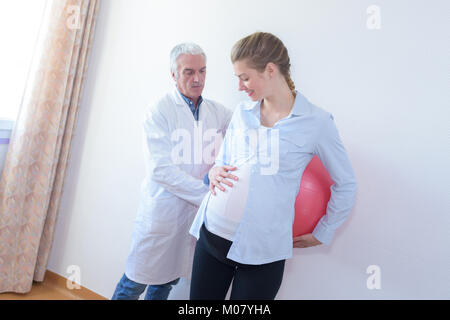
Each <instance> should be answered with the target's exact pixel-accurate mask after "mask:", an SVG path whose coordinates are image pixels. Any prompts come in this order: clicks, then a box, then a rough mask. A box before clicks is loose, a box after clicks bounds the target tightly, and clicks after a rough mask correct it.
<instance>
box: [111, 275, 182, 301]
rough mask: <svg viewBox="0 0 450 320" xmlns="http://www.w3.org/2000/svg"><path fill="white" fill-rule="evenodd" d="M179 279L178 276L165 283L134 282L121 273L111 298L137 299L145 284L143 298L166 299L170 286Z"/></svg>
mask: <svg viewBox="0 0 450 320" xmlns="http://www.w3.org/2000/svg"><path fill="white" fill-rule="evenodd" d="M179 280H180V278H178V279H175V280H173V281H171V282H168V283H166V284H158V285H146V284H141V283H137V282H134V281H133V280H130V279H128V277H127V276H126V275H125V274H123V276H122V279H120V281H119V283H118V284H117V287H116V291H115V292H114V295H113V297H112V298H111V300H138V299H139V297H140V295H141V294H142V293H143V292H144V291H145V288H146V287H147V286H148V288H147V293H146V294H145V298H144V299H145V300H167V297H168V296H169V293H170V290H172V286H173V285H176V284H177V283H178V281H179Z"/></svg>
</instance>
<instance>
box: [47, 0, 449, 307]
mask: <svg viewBox="0 0 450 320" xmlns="http://www.w3.org/2000/svg"><path fill="white" fill-rule="evenodd" d="M372 4H375V5H378V6H379V8H380V9H381V29H378V30H370V29H368V28H367V25H366V21H367V19H368V14H367V13H366V9H367V8H368V7H369V6H370V5H372ZM449 10H450V3H449V2H448V1H444V0H442V1H432V3H431V2H429V1H406V0H403V1H400V0H397V1H381V0H375V1H365V0H345V1H344V0H339V1H338V0H334V1H332V0H321V1H298V0H277V1H266V0H263V1H262V0H246V1H239V0H228V1H210V0H193V1H181V0H172V1H147V0H141V1H138V0H133V1H129V0H114V1H103V3H102V6H101V11H100V14H99V18H98V23H97V30H96V37H95V41H94V44H93V50H92V56H91V58H90V66H89V69H88V75H87V80H86V81H87V82H86V84H85V92H84V97H83V100H82V105H81V110H80V113H79V120H78V125H77V129H76V135H75V137H74V140H73V149H72V156H71V162H70V167H69V170H68V174H67V179H66V183H65V191H64V194H63V198H62V202H61V208H60V213H59V219H58V224H57V230H56V236H55V242H54V245H53V249H52V253H51V257H50V263H49V269H50V270H52V271H54V272H56V273H58V274H60V275H63V276H65V277H68V276H69V275H70V274H68V273H67V268H68V266H69V265H77V266H79V267H80V269H81V284H82V285H84V286H85V287H87V288H89V289H91V290H93V291H95V292H97V293H99V294H101V295H104V296H106V297H108V298H110V297H111V295H112V293H113V291H114V288H115V286H116V284H117V282H118V281H119V279H120V277H121V276H122V274H123V272H124V268H125V260H126V257H127V255H128V252H129V248H130V241H131V233H132V227H133V219H134V217H135V214H136V209H137V203H138V199H139V198H138V197H139V187H140V183H141V181H142V179H143V174H144V163H143V156H142V150H141V142H142V140H141V122H142V117H143V114H144V110H145V108H146V106H147V105H148V103H149V101H152V100H153V99H155V98H157V97H158V96H160V95H162V94H163V93H165V92H166V91H168V90H170V89H171V88H172V82H171V80H170V77H169V71H168V69H169V51H170V49H171V48H172V47H173V46H174V45H175V44H177V43H179V42H184V41H194V42H197V43H199V44H200V45H201V46H202V47H203V48H204V50H205V51H206V53H207V55H208V76H207V85H206V88H205V91H204V96H206V97H210V98H212V99H215V100H218V101H220V102H222V103H224V104H225V105H226V106H228V107H229V108H230V109H234V107H235V105H236V103H237V102H238V101H239V100H240V99H242V98H243V96H242V95H240V94H239V93H238V92H237V81H236V79H235V77H234V76H233V70H232V66H231V63H230V61H229V53H230V49H231V47H232V45H233V44H234V43H235V42H236V41H237V40H238V39H240V38H241V37H243V36H245V35H247V34H249V33H251V32H254V31H268V32H272V33H274V34H276V35H278V36H279V37H280V38H281V39H282V40H283V41H284V43H285V44H286V46H287V47H288V49H289V53H290V56H291V61H292V65H293V79H294V81H295V83H296V86H297V88H298V89H300V90H301V91H302V92H303V93H304V94H305V95H306V96H307V97H308V98H309V99H310V100H311V101H312V102H313V103H315V104H316V105H318V106H320V107H322V108H324V109H326V110H328V111H329V112H331V113H332V114H333V115H334V116H335V121H336V123H337V126H338V129H339V132H340V134H341V138H342V140H343V141H344V144H345V146H346V148H347V151H348V154H349V157H350V160H351V162H352V164H353V166H354V170H355V173H356V177H357V180H358V186H359V190H358V195H357V201H356V204H355V207H354V210H353V211H352V213H351V215H350V217H349V218H348V220H347V221H346V223H345V224H344V225H343V226H342V227H341V228H340V229H339V230H338V232H337V234H336V237H335V239H334V242H333V243H332V246H330V247H324V246H319V247H313V248H308V249H296V250H295V253H294V257H293V258H292V259H290V260H289V261H288V263H287V265H286V271H285V276H284V281H283V284H282V287H281V289H280V291H279V294H278V299H428V298H430V299H431V298H437V299H442V298H446V299H449V298H450V250H449V249H448V247H449V244H450V216H449V213H450V210H449V209H450V201H449V199H450V197H449V190H450V188H449V182H448V181H449V171H450V170H449V166H448V163H449V155H450V148H449V140H448V138H449V130H448V128H449V127H448V119H449V117H450V108H449V106H450V94H449V90H448V84H449V82H448V81H449V78H448V74H449V73H448V72H449V68H448V66H449V61H448V53H449V42H448V30H450V26H449V21H448V19H447V18H448V12H449ZM370 265H377V266H379V267H380V271H381V289H379V290H376V289H374V290H369V289H368V288H367V286H366V281H367V279H368V277H369V276H370V275H369V274H367V273H366V269H367V268H368V266H370ZM188 287H189V284H188V282H187V281H182V282H181V283H180V284H179V285H178V286H177V287H175V288H174V291H173V292H172V294H171V296H170V298H172V299H175V298H176V299H188V296H189V294H188V292H189V291H188Z"/></svg>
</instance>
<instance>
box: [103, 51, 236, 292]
mask: <svg viewBox="0 0 450 320" xmlns="http://www.w3.org/2000/svg"><path fill="white" fill-rule="evenodd" d="M170 62H171V75H172V78H173V79H174V81H175V83H176V88H175V89H174V90H173V92H171V93H168V94H166V95H165V96H163V97H162V98H161V99H160V100H159V101H158V102H157V103H156V104H154V105H152V106H151V107H150V108H149V110H148V112H147V114H146V119H145V121H144V133H145V147H144V151H145V160H146V167H147V168H146V169H147V172H146V177H145V180H144V181H143V183H142V187H141V200H140V204H139V209H138V212H137V217H136V219H135V226H134V231H133V237H132V245H131V252H130V254H129V256H128V259H127V262H126V267H125V273H124V275H123V276H122V278H121V280H120V281H119V283H118V284H117V287H116V290H115V292H114V295H113V297H112V299H113V300H118V299H128V300H131V299H135V300H137V299H139V296H140V295H141V294H142V293H143V292H144V290H145V289H146V288H147V292H146V295H145V299H146V300H165V299H167V297H168V295H169V293H170V290H171V289H172V286H173V285H175V284H177V283H178V281H179V278H180V277H190V274H191V268H192V260H193V254H194V248H195V243H196V239H195V238H194V237H192V236H191V235H190V234H189V228H190V226H191V224H192V221H193V219H194V217H195V214H196V212H197V210H198V206H199V205H200V203H201V202H202V199H203V198H204V196H205V194H206V193H207V192H208V186H207V185H205V184H204V183H203V178H204V176H205V175H206V174H207V172H208V170H209V169H210V168H211V167H212V165H213V163H214V159H215V155H216V154H217V152H218V150H219V147H220V143H221V141H222V138H223V135H224V133H225V130H226V128H227V127H228V123H229V121H230V119H231V111H230V110H228V109H226V108H225V107H224V106H222V105H221V104H219V103H217V102H214V101H212V100H209V99H205V98H203V97H202V96H201V94H202V91H203V87H204V85H205V76H206V55H205V53H204V52H203V50H202V49H201V48H200V47H199V46H198V45H196V44H192V43H183V44H179V45H177V46H176V47H175V48H173V50H172V51H171V54H170ZM211 132H213V133H214V134H215V135H211ZM199 146H200V147H201V150H200V151H201V153H202V154H200V156H199V154H198V151H199ZM206 153H207V154H206Z"/></svg>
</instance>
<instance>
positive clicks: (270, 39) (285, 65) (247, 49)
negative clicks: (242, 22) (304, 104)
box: [231, 32, 296, 96]
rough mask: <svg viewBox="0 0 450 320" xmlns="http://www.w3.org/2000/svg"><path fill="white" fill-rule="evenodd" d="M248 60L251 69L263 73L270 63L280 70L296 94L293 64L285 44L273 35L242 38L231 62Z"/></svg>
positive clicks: (232, 54) (256, 33) (237, 43)
mask: <svg viewBox="0 0 450 320" xmlns="http://www.w3.org/2000/svg"><path fill="white" fill-rule="evenodd" d="M240 60H246V62H247V64H248V66H249V67H250V68H253V69H256V70H258V71H259V72H263V71H264V70H265V69H266V66H267V64H268V63H269V62H272V63H274V64H275V65H277V66H278V68H279V69H280V72H281V74H282V75H284V78H285V79H286V83H287V85H288V86H289V88H290V89H291V91H292V93H293V94H294V96H295V95H296V94H295V84H294V81H292V79H291V63H290V59H289V55H288V51H287V49H286V47H285V46H284V44H283V42H282V41H281V40H280V39H278V38H277V37H276V36H274V35H273V34H271V33H267V32H255V33H252V34H251V35H249V36H247V37H245V38H242V39H241V40H239V41H238V42H236V44H235V45H234V46H233V49H231V62H232V63H235V62H236V61H240Z"/></svg>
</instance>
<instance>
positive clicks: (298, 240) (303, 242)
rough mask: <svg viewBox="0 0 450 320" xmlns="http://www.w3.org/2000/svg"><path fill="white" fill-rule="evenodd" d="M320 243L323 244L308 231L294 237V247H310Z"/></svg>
mask: <svg viewBox="0 0 450 320" xmlns="http://www.w3.org/2000/svg"><path fill="white" fill-rule="evenodd" d="M319 244H322V242H320V241H319V240H317V239H316V237H314V236H313V235H312V233H307V234H304V235H301V236H299V237H295V238H294V248H308V247H313V246H317V245H319Z"/></svg>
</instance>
